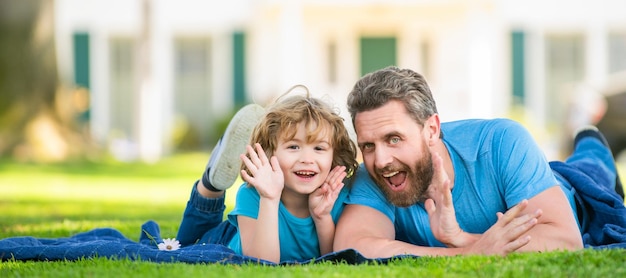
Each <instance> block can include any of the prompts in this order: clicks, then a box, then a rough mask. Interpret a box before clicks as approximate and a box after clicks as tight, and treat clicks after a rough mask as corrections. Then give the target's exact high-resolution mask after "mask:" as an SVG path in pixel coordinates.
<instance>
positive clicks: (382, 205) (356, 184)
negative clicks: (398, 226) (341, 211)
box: [345, 165, 395, 222]
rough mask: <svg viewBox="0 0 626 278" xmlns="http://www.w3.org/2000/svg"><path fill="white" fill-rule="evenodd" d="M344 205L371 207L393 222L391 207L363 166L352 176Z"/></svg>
mask: <svg viewBox="0 0 626 278" xmlns="http://www.w3.org/2000/svg"><path fill="white" fill-rule="evenodd" d="M345 203H346V204H348V205H364V206H368V207H371V208H373V209H376V210H378V211H380V212H381V213H382V214H384V215H386V216H387V217H388V218H389V219H390V220H391V222H394V221H395V215H394V213H395V209H394V207H393V205H391V203H389V202H387V199H386V198H385V195H384V194H383V192H382V191H381V190H380V189H379V188H378V186H377V185H376V183H375V182H374V180H372V178H371V177H370V175H369V173H367V170H366V169H365V166H364V165H361V166H360V167H359V169H358V170H357V172H356V173H355V174H354V181H353V184H352V188H351V189H350V194H349V195H348V198H347V199H346V201H345Z"/></svg>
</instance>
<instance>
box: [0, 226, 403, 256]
mask: <svg viewBox="0 0 626 278" xmlns="http://www.w3.org/2000/svg"><path fill="white" fill-rule="evenodd" d="M141 229H142V232H141V237H140V239H139V242H136V241H133V240H130V239H128V238H126V237H125V236H124V235H123V234H122V233H120V232H119V231H118V230H115V229H112V228H98V229H94V230H91V231H88V232H84V233H79V234H76V235H74V236H72V237H68V238H55V239H41V238H34V237H28V236H26V237H12V238H6V239H2V240H0V261H6V260H19V261H30V260H32V261H58V260H69V261H76V260H80V259H86V258H97V257H106V258H111V259H130V260H142V261H152V262H184V263H221V264H245V263H261V264H267V265H277V264H275V263H272V262H269V261H263V260H259V259H257V258H253V257H249V256H243V255H239V254H237V253H235V252H234V251H233V250H231V249H229V248H228V247H225V246H223V245H219V244H195V245H190V246H186V247H182V248H180V249H178V250H174V251H162V250H159V249H158V247H157V244H158V243H160V242H163V241H162V238H161V232H160V229H159V225H158V224H157V223H156V222H154V221H148V222H146V223H145V224H143V225H142V227H141ZM402 257H406V256H401V257H400V256H399V257H394V258H402ZM394 258H386V259H367V258H365V257H363V256H362V255H361V254H360V253H358V252H357V251H356V250H353V249H347V250H343V251H339V252H334V253H330V254H327V255H324V256H322V257H320V258H315V259H310V260H306V261H286V262H282V263H281V264H280V265H294V264H309V263H318V262H335V263H340V262H343V263H348V264H362V263H367V262H377V263H383V264H384V263H387V262H388V261H389V260H391V259H394Z"/></svg>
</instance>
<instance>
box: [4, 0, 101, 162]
mask: <svg viewBox="0 0 626 278" xmlns="http://www.w3.org/2000/svg"><path fill="white" fill-rule="evenodd" d="M57 92H61V90H59V82H58V76H57V65H56V55H55V44H54V1H53V0H0V157H8V156H10V157H13V158H15V159H19V160H26V161H40V162H41V161H44V162H45V161H59V160H65V159H68V158H71V157H76V156H81V155H83V154H85V152H84V151H85V146H87V145H89V144H88V143H85V142H88V141H85V140H84V139H85V138H82V137H81V135H80V131H78V128H77V126H76V124H75V123H74V121H72V120H71V117H69V118H68V117H63V115H64V114H63V112H64V111H61V110H59V109H58V107H67V105H66V104H67V103H66V102H67V101H68V100H69V98H68V97H64V99H57V98H58V96H67V95H68V94H71V93H67V92H65V93H63V94H58V93H57ZM59 102H63V103H59ZM60 112H61V113H60ZM65 112H66V111H65Z"/></svg>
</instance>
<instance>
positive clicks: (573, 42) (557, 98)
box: [545, 34, 585, 124]
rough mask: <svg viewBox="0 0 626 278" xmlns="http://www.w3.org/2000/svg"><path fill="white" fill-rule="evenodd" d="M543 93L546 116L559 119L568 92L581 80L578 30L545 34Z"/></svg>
mask: <svg viewBox="0 0 626 278" xmlns="http://www.w3.org/2000/svg"><path fill="white" fill-rule="evenodd" d="M545 57H546V93H547V103H546V104H547V105H546V107H548V109H547V113H546V115H547V116H548V119H549V120H550V121H551V122H552V123H554V124H556V123H563V122H564V117H565V115H566V114H565V113H566V112H565V111H566V110H565V109H566V105H567V103H566V102H567V100H568V99H569V94H571V93H573V88H574V87H573V86H574V85H575V84H576V83H578V82H580V81H582V80H583V76H584V70H585V41H584V37H583V35H580V34H563V35H551V36H548V37H547V38H546V56H545Z"/></svg>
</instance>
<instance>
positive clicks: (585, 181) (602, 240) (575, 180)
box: [550, 161, 626, 249]
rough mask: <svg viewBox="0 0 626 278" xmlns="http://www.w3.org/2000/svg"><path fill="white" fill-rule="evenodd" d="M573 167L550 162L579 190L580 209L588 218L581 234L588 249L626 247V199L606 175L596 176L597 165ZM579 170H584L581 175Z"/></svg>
mask: <svg viewBox="0 0 626 278" xmlns="http://www.w3.org/2000/svg"><path fill="white" fill-rule="evenodd" d="M585 163H588V162H581V163H580V165H577V166H576V167H575V166H572V165H570V164H566V163H564V162H561V161H553V162H550V167H551V168H552V170H554V171H555V172H557V173H559V174H560V175H561V176H563V177H564V178H565V179H567V180H568V181H569V182H570V184H571V185H572V187H574V189H576V198H577V200H578V202H579V205H578V206H581V204H582V207H581V208H579V209H582V210H584V211H585V212H586V213H587V214H588V216H589V219H588V221H587V223H583V226H584V227H583V230H582V231H581V233H582V237H583V243H584V244H585V247H587V248H596V249H603V248H626V207H625V206H624V200H623V199H622V198H621V197H620V196H619V195H618V194H617V192H615V188H614V185H615V182H614V181H610V180H608V179H607V177H606V176H605V175H604V174H603V173H596V172H594V169H597V168H598V167H597V166H595V165H585ZM580 169H585V171H584V172H582V171H581V170H580Z"/></svg>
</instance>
